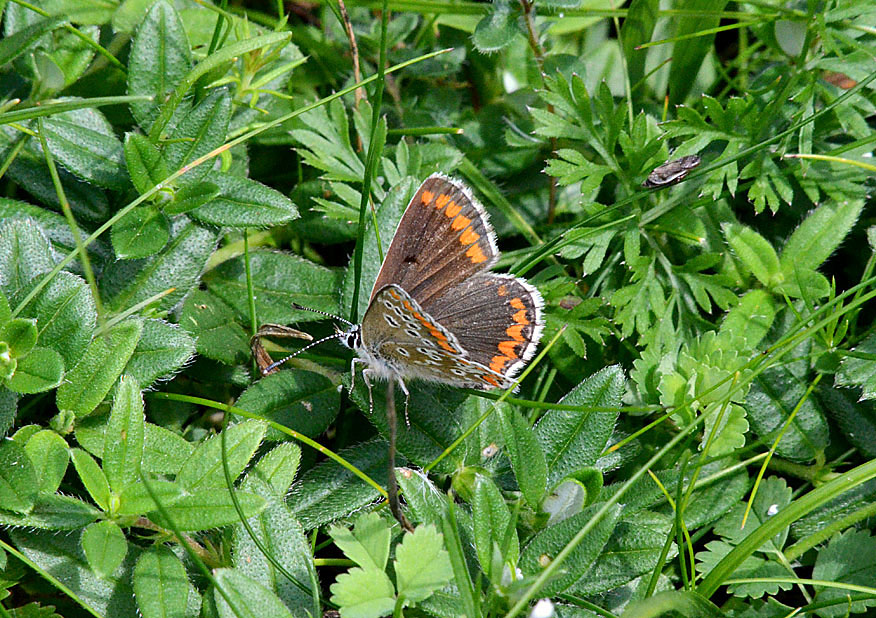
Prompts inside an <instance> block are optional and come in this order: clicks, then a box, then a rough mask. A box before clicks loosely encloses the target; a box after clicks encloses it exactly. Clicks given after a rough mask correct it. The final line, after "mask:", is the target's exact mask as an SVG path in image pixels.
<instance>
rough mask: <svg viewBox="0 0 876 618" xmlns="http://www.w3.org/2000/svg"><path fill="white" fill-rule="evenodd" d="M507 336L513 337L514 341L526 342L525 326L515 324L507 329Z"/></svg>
mask: <svg viewBox="0 0 876 618" xmlns="http://www.w3.org/2000/svg"><path fill="white" fill-rule="evenodd" d="M505 334H506V335H508V336H509V337H511V338H512V339H513V340H514V341H526V338H525V337H524V336H523V324H515V325H514V326H509V327H508V328H506V329H505Z"/></svg>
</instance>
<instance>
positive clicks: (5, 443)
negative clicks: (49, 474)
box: [0, 440, 39, 513]
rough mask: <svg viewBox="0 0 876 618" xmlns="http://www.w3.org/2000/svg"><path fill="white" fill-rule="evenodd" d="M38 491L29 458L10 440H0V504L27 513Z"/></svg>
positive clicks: (17, 511) (10, 509) (8, 508)
mask: <svg viewBox="0 0 876 618" xmlns="http://www.w3.org/2000/svg"><path fill="white" fill-rule="evenodd" d="M38 493H39V482H38V479H37V475H36V471H35V470H34V467H33V464H32V463H31V462H30V458H29V457H28V456H27V452H25V450H24V448H23V447H22V446H19V444H18V443H17V442H14V441H12V440H2V441H0V505H2V508H3V509H6V510H9V511H15V512H16V513H29V512H30V510H31V509H32V508H33V505H34V502H35V501H36V498H37V494H38Z"/></svg>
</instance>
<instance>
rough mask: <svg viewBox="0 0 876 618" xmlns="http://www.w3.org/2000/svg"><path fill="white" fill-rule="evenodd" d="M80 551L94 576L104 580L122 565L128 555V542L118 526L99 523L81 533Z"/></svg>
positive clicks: (106, 522) (103, 522)
mask: <svg viewBox="0 0 876 618" xmlns="http://www.w3.org/2000/svg"><path fill="white" fill-rule="evenodd" d="M82 551H83V552H84V553H85V558H86V560H88V565H89V566H90V567H91V570H92V571H94V573H95V575H97V576H98V577H100V578H105V577H106V576H107V575H111V574H112V573H113V572H115V570H116V569H117V568H118V567H119V565H120V564H122V561H123V560H124V559H125V554H127V553H128V542H127V540H126V539H125V535H124V533H123V532H122V529H121V528H119V527H118V525H116V524H115V523H113V522H111V521H99V522H96V523H93V524H91V525H90V526H88V527H87V528H86V529H85V531H84V532H83V533H82Z"/></svg>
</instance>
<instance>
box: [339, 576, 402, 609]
mask: <svg viewBox="0 0 876 618" xmlns="http://www.w3.org/2000/svg"><path fill="white" fill-rule="evenodd" d="M331 591H332V603H335V604H336V605H338V606H339V607H341V608H342V609H341V611H342V612H343V616H344V617H345V618H379V617H380V616H388V615H389V614H391V613H392V609H393V607H395V590H394V589H393V587H392V582H391V581H390V580H389V577H387V575H386V573H384V572H383V571H377V570H375V569H368V570H365V569H361V568H359V567H355V568H352V569H350V570H349V571H347V572H346V573H341V574H340V575H338V577H337V579H336V580H335V583H333V584H332V585H331Z"/></svg>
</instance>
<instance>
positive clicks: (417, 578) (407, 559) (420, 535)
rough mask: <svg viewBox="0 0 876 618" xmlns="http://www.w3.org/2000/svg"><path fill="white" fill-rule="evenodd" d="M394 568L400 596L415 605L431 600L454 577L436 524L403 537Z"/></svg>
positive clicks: (420, 528)
mask: <svg viewBox="0 0 876 618" xmlns="http://www.w3.org/2000/svg"><path fill="white" fill-rule="evenodd" d="M394 566H395V575H396V578H397V580H398V594H399V596H400V597H404V598H405V600H406V601H410V602H414V603H418V602H420V601H423V600H424V599H426V598H428V597H429V596H431V594H432V593H433V592H435V591H436V590H438V589H439V588H443V587H444V586H446V585H447V584H448V583H450V580H451V578H452V577H453V570H452V569H451V567H450V557H449V556H448V554H447V550H446V549H444V537H443V536H442V535H441V533H440V532H438V529H437V528H436V527H435V526H434V525H433V524H428V525H425V526H420V527H419V528H417V529H416V530H414V532H413V533H407V534H405V535H404V537H402V542H401V545H399V546H398V548H397V549H396V559H395V562H394Z"/></svg>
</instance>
